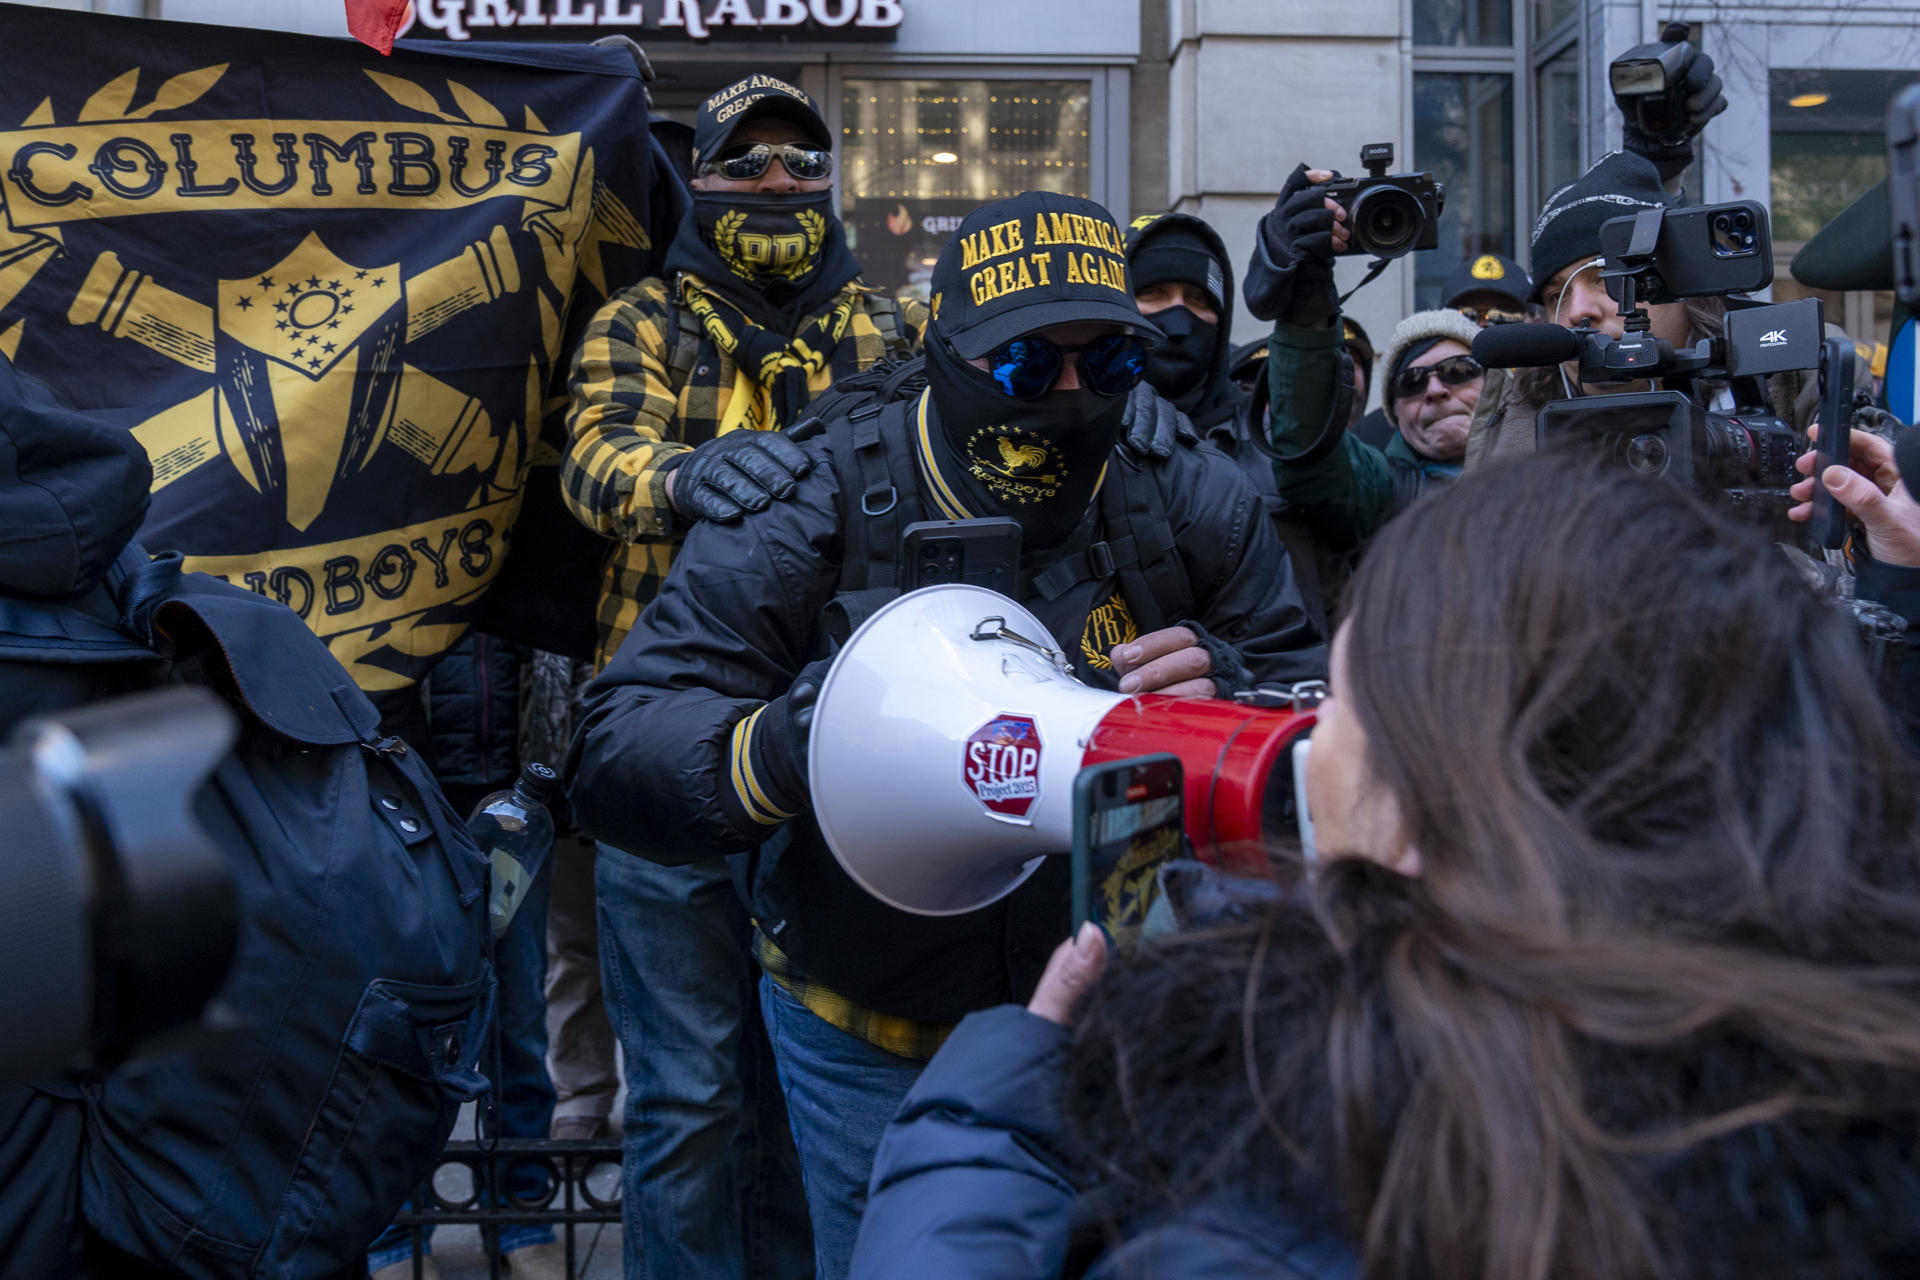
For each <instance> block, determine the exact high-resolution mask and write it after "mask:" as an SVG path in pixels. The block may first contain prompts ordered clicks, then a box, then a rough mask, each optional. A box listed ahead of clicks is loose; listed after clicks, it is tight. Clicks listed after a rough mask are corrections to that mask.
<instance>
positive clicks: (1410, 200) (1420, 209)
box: [1322, 142, 1447, 258]
mask: <svg viewBox="0 0 1920 1280" xmlns="http://www.w3.org/2000/svg"><path fill="white" fill-rule="evenodd" d="M1360 164H1361V166H1362V167H1363V168H1365V169H1366V171H1367V174H1366V176H1365V177H1364V178H1335V179H1334V180H1333V181H1331V182H1328V183H1325V184H1323V185H1322V190H1324V191H1325V192H1326V193H1327V195H1328V197H1329V198H1331V199H1332V200H1334V201H1335V202H1336V203H1337V204H1339V205H1340V207H1341V208H1343V209H1345V210H1346V211H1347V227H1348V229H1349V230H1350V231H1351V232H1352V239H1351V240H1349V241H1348V242H1347V247H1346V248H1344V249H1342V250H1340V251H1339V255H1340V256H1350V255H1353V254H1362V253H1366V254H1372V255H1373V256H1374V257H1376V258H1398V257H1401V256H1403V255H1405V254H1408V253H1412V252H1414V251H1415V250H1418V249H1436V248H1438V247H1439V246H1440V211H1441V209H1443V208H1445V207H1446V203H1447V189H1446V186H1445V184H1444V183H1440V182H1436V181H1434V178H1433V175H1432V174H1431V173H1395V174H1388V172H1387V170H1388V169H1390V168H1392V167H1393V144H1392V143H1391V142H1370V143H1368V144H1367V145H1366V146H1364V147H1361V148H1360Z"/></svg>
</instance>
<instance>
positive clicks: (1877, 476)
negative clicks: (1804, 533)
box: [1787, 425, 1920, 568]
mask: <svg viewBox="0 0 1920 1280" xmlns="http://www.w3.org/2000/svg"><path fill="white" fill-rule="evenodd" d="M1907 430H1908V431H1909V432H1912V431H1913V430H1914V428H1911V427H1909V428H1907ZM1807 434H1808V435H1809V436H1812V437H1813V438H1814V439H1816V440H1818V439H1819V436H1820V427H1819V426H1818V425H1815V426H1813V427H1812V428H1810V429H1809V430H1808V432H1807ZM1847 443H1848V446H1849V448H1848V452H1849V456H1850V464H1848V465H1843V464H1840V463H1835V464H1834V465H1833V466H1830V467H1828V468H1827V469H1826V472H1825V473H1824V474H1822V475H1821V476H1820V481H1821V483H1822V484H1824V485H1825V486H1826V489H1827V492H1828V493H1830V494H1832V495H1833V499H1834V501H1836V502H1838V503H1839V504H1840V505H1841V506H1843V507H1845V508H1846V509H1847V511H1848V513H1849V514H1850V515H1852V516H1853V517H1854V519H1856V520H1858V521H1859V522H1860V525H1861V527H1862V528H1863V529H1865V530H1866V535H1867V551H1868V553H1869V554H1870V555H1872V556H1873V558H1874V559H1875V560H1878V561H1880V563H1882V564H1890V565H1901V566H1905V567H1909V568H1914V567H1920V502H1915V501H1914V497H1913V493H1912V491H1911V490H1910V489H1908V488H1907V486H1906V484H1905V482H1903V481H1902V480H1901V478H1900V467H1899V465H1898V463H1897V462H1896V460H1895V458H1894V447H1893V446H1892V445H1891V444H1889V443H1887V442H1886V441H1885V440H1883V439H1881V438H1880V437H1879V436H1876V435H1873V434H1871V433H1870V432H1866V431H1854V432H1850V433H1849V439H1848V442H1847ZM1910 452H1914V453H1920V449H1912V450H1910ZM1818 456H1819V455H1818V452H1817V451H1811V450H1810V451H1808V452H1807V453H1804V454H1802V455H1800V457H1799V459H1798V460H1797V461H1796V462H1795V464H1794V467H1795V469H1796V470H1798V471H1799V472H1800V474H1801V475H1803V476H1806V477H1808V478H1807V479H1805V480H1802V481H1800V482H1799V483H1797V484H1795V485H1794V486H1793V488H1792V490H1791V491H1790V492H1791V494H1792V496H1793V498H1794V500H1795V501H1796V502H1797V503H1798V504H1799V505H1798V506H1795V507H1794V508H1793V509H1792V510H1791V511H1789V512H1788V513H1787V517H1788V519H1791V520H1795V521H1805V520H1811V519H1812V518H1813V490H1814V483H1813V479H1812V476H1813V468H1814V460H1815V459H1816V458H1817V457H1818Z"/></svg>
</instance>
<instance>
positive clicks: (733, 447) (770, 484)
mask: <svg viewBox="0 0 1920 1280" xmlns="http://www.w3.org/2000/svg"><path fill="white" fill-rule="evenodd" d="M667 465H668V466H670V467H672V468H673V469H674V475H673V509H674V511H675V512H676V513H678V514H679V515H683V516H686V517H687V518H688V519H691V520H719V521H723V522H724V521H729V520H738V519H739V518H740V517H741V516H744V515H745V514H747V512H749V511H764V510H766V508H767V507H768V506H769V505H770V504H771V503H772V502H773V501H774V499H776V498H785V497H789V496H791V495H792V493H793V485H794V481H796V480H798V479H799V478H800V477H801V476H804V475H805V474H807V472H809V471H811V470H813V460H812V459H810V458H808V457H807V455H806V454H804V453H802V452H801V451H800V446H799V445H797V444H795V443H794V442H793V441H791V440H789V439H787V438H786V437H785V436H783V435H781V434H780V433H779V432H778V431H744V430H743V431H729V432H728V433H727V434H726V435H723V436H720V437H717V438H716V439H713V440H709V441H708V442H707V443H706V444H703V445H701V446H700V447H699V448H697V449H695V450H693V451H692V452H691V453H683V454H680V455H678V457H676V458H674V459H671V460H669V462H668V463H667Z"/></svg>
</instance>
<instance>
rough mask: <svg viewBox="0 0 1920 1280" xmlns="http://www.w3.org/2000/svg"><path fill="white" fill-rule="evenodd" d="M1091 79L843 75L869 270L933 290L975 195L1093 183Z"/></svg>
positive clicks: (854, 223)
mask: <svg viewBox="0 0 1920 1280" xmlns="http://www.w3.org/2000/svg"><path fill="white" fill-rule="evenodd" d="M1091 101H1092V93H1091V86H1090V85H1089V83H1088V82H1087V81H1084V80H892V79H877V78H876V79H854V78H848V79H847V80H846V81H844V82H843V85H842V88H841V95H840V120H841V140H840V152H841V157H840V166H841V168H840V175H841V176H840V208H841V217H842V218H843V220H844V221H845V223H846V228H847V237H848V240H849V242H850V243H851V244H852V246H853V250H854V252H855V253H857V254H858V255H859V256H860V261H861V265H862V266H863V267H864V268H865V276H866V280H867V282H868V283H869V284H873V285H875V286H877V287H879V288H881V289H884V290H886V291H887V292H889V293H901V294H911V295H913V296H916V297H919V298H923V299H924V298H925V297H926V296H927V294H928V282H929V281H930V280H931V278H932V276H933V263H934V259H935V258H936V257H938V256H939V253H940V247H941V246H942V245H943V244H945V243H946V241H947V237H948V236H950V235H951V234H952V233H953V231H954V229H955V228H956V227H958V226H959V224H960V219H961V218H963V217H964V216H966V214H967V213H968V212H970V211H971V210H972V209H974V208H975V207H977V206H979V205H981V204H983V203H985V202H987V201H989V200H997V199H1000V198H1001V197H1003V196H1009V195H1014V194H1016V193H1018V192H1021V191H1033V190H1040V191H1059V192H1064V193H1067V194H1069V195H1077V196H1085V195H1089V194H1091V163H1092V156H1093V140H1092V137H1091V129H1090V117H1091Z"/></svg>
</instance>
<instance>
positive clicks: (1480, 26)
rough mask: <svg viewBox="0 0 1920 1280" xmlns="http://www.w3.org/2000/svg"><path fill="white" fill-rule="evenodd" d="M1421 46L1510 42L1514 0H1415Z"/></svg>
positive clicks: (1416, 35)
mask: <svg viewBox="0 0 1920 1280" xmlns="http://www.w3.org/2000/svg"><path fill="white" fill-rule="evenodd" d="M1413 42H1414V43H1415V44H1417V45H1466V46H1475V45H1509V44H1512V43H1513V2H1512V0H1413Z"/></svg>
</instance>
